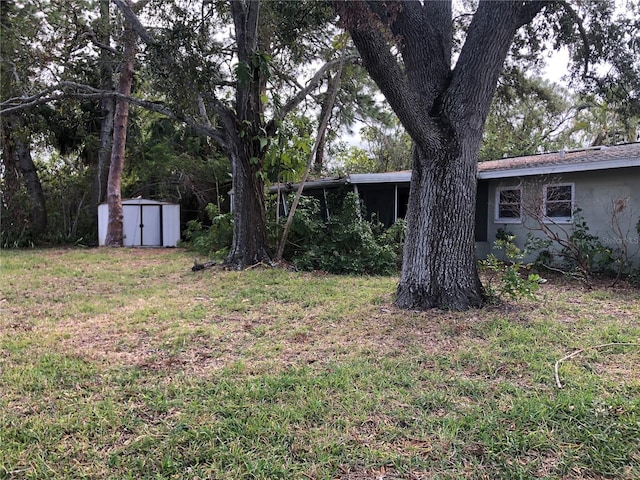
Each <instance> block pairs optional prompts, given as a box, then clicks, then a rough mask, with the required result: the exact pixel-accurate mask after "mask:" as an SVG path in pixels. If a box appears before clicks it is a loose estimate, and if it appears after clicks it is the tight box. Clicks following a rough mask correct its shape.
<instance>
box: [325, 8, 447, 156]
mask: <svg viewBox="0 0 640 480" xmlns="http://www.w3.org/2000/svg"><path fill="white" fill-rule="evenodd" d="M336 8H337V10H338V13H339V14H340V16H341V20H342V22H343V23H344V25H345V26H346V28H347V29H348V30H349V33H350V34H351V38H352V40H353V42H354V44H355V45H356V47H357V49H358V51H359V52H360V56H361V57H362V61H363V66H364V68H365V69H366V70H367V71H368V72H369V75H370V76H371V78H372V79H373V80H374V81H375V82H376V84H377V85H378V88H380V90H381V91H382V93H383V94H384V96H385V98H386V99H387V101H388V102H389V105H390V106H391V108H392V109H393V111H394V112H395V113H396V115H397V116H398V118H399V120H400V122H401V123H402V124H403V125H404V126H405V128H406V130H407V132H408V133H409V135H410V136H411V138H412V139H413V140H415V141H417V142H418V143H419V145H420V147H421V148H423V149H425V150H426V151H428V150H429V149H431V150H435V149H437V148H438V147H439V145H440V143H441V132H440V128H439V127H438V125H436V124H435V122H434V121H433V120H432V119H431V117H430V116H429V112H428V111H421V109H420V105H421V104H422V102H421V101H420V95H419V93H420V92H416V91H414V90H413V89H412V88H411V86H410V84H409V82H408V79H407V76H406V75H405V72H404V69H403V68H402V67H401V66H400V65H399V64H398V61H397V60H396V58H395V56H394V55H393V53H392V52H391V49H390V46H389V42H388V38H387V36H386V35H385V29H386V27H385V26H384V25H383V24H382V23H381V22H379V21H376V16H375V15H374V14H373V12H372V11H371V10H370V9H369V8H368V6H367V5H366V4H364V3H362V2H359V1H349V2H339V3H337V6H336ZM386 31H387V33H388V29H386Z"/></svg>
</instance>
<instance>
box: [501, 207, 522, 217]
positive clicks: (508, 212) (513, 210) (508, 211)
mask: <svg viewBox="0 0 640 480" xmlns="http://www.w3.org/2000/svg"><path fill="white" fill-rule="evenodd" d="M498 216H499V217H500V218H519V217H520V206H519V205H500V207H499V208H498Z"/></svg>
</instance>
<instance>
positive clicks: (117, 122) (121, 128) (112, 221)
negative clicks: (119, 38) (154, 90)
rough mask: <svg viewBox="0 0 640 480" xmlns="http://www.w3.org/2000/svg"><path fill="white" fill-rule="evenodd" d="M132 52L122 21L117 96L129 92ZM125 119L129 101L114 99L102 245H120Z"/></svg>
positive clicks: (132, 36) (131, 40) (133, 41)
mask: <svg viewBox="0 0 640 480" xmlns="http://www.w3.org/2000/svg"><path fill="white" fill-rule="evenodd" d="M127 3H128V4H129V6H131V1H130V0H128V2H127ZM135 54H136V35H135V33H134V31H133V29H132V28H131V26H130V25H129V23H128V22H125V29H124V58H123V61H122V70H121V71H120V81H119V83H118V93H120V94H121V95H125V96H129V95H130V94H131V84H132V83H133V66H134V61H135ZM128 121H129V102H128V101H126V100H123V99H121V98H120V99H118V101H117V102H116V112H115V116H114V127H113V145H112V148H111V164H110V165H109V179H108V182H107V205H108V211H109V220H108V224H107V236H106V238H105V242H104V244H105V245H106V246H109V247H121V246H122V245H123V240H124V238H123V237H124V232H123V224H122V222H123V213H122V194H121V185H122V171H123V169H124V155H125V146H126V143H127V124H128Z"/></svg>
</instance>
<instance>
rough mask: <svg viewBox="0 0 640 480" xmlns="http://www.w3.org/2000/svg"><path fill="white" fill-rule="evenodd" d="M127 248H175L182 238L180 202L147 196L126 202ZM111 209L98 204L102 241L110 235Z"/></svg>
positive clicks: (125, 242) (99, 236)
mask: <svg viewBox="0 0 640 480" xmlns="http://www.w3.org/2000/svg"><path fill="white" fill-rule="evenodd" d="M122 213H123V215H124V220H123V231H124V241H123V244H124V246H125V247H175V246H176V245H177V244H178V241H179V240H180V205H177V204H174V203H167V202H158V201H155V200H148V199H144V198H131V199H128V200H123V201H122ZM108 223H109V208H108V206H107V204H106V203H103V204H101V205H99V206H98V241H99V244H100V245H101V246H103V245H104V241H105V239H106V237H107V225H108Z"/></svg>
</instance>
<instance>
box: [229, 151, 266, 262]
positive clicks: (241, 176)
mask: <svg viewBox="0 0 640 480" xmlns="http://www.w3.org/2000/svg"><path fill="white" fill-rule="evenodd" d="M244 147H245V146H244V145H242V144H241V143H240V142H236V143H234V144H233V145H232V146H231V148H229V149H228V152H229V156H230V158H231V164H232V178H233V199H232V205H233V241H232V245H231V250H229V254H228V255H227V258H226V260H225V265H226V266H227V267H228V268H231V269H235V270H241V269H243V268H245V267H247V266H250V265H255V264H258V263H266V264H270V263H271V257H270V255H269V252H268V249H267V230H266V224H267V221H266V213H265V194H264V182H263V180H262V176H260V175H259V173H260V169H261V167H260V165H259V164H258V163H257V162H256V160H255V159H257V158H258V157H253V156H251V155H250V152H248V151H247V150H246V149H245V148H244ZM252 158H253V159H254V160H253V161H252Z"/></svg>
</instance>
